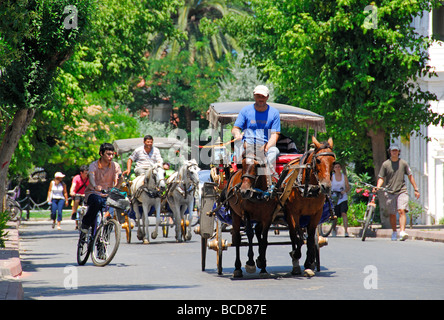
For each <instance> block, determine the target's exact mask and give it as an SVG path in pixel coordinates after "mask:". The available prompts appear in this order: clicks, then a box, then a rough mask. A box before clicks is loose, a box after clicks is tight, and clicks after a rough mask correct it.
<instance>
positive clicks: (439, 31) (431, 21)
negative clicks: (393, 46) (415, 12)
mask: <svg viewBox="0 0 444 320" xmlns="http://www.w3.org/2000/svg"><path fill="white" fill-rule="evenodd" d="M413 23H414V26H415V27H416V29H417V30H418V32H419V33H421V34H422V35H431V34H435V35H438V36H439V38H440V40H441V41H438V42H436V43H434V44H433V45H432V47H431V48H430V49H429V57H430V62H429V64H430V65H431V66H433V67H434V69H435V72H436V73H437V75H438V77H433V78H423V79H422V80H421V81H420V85H421V87H422V88H423V89H424V90H428V91H430V92H433V93H435V94H436V96H437V97H438V99H439V101H438V102H433V103H432V104H431V108H432V110H433V111H435V112H438V113H441V114H444V6H442V7H440V8H439V9H437V10H433V12H431V13H426V14H424V16H423V18H421V19H419V18H416V19H415V21H414V22H413ZM421 133H422V134H423V135H425V136H428V137H429V138H431V141H430V142H426V141H425V140H424V139H423V138H421V137H416V136H411V137H410V140H409V141H408V140H407V139H402V138H398V139H397V142H398V143H399V144H400V148H401V157H402V158H403V159H405V160H406V161H407V162H408V163H409V165H410V167H411V169H412V171H413V176H414V178H415V180H416V183H417V185H418V188H419V190H420V193H421V197H420V199H419V200H418V202H419V203H420V204H421V205H422V206H423V207H424V208H425V212H424V214H423V215H422V217H420V218H419V219H418V220H419V221H416V223H420V224H437V223H438V222H439V221H440V220H441V221H442V220H444V170H443V165H444V128H443V127H437V126H427V127H426V126H422V127H421ZM407 185H408V188H409V196H410V199H412V200H413V199H415V197H414V192H413V188H412V186H411V185H410V183H407ZM415 201H416V199H415ZM414 222H415V221H414Z"/></svg>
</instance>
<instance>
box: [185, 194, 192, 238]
mask: <svg viewBox="0 0 444 320" xmlns="http://www.w3.org/2000/svg"><path fill="white" fill-rule="evenodd" d="M187 207H188V214H187V215H186V216H185V217H186V218H185V219H184V223H185V228H184V230H185V232H186V235H185V239H186V240H188V241H189V240H191V221H192V219H193V209H194V197H192V198H191V200H190V201H189V202H188V206H187ZM185 211H186V209H185Z"/></svg>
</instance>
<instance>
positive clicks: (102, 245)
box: [91, 219, 121, 267]
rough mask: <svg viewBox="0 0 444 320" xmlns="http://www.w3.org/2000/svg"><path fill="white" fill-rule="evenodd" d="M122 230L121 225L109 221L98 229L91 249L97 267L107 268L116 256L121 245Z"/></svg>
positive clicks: (114, 221)
mask: <svg viewBox="0 0 444 320" xmlns="http://www.w3.org/2000/svg"><path fill="white" fill-rule="evenodd" d="M120 228H121V227H120V223H118V222H117V221H116V220H114V219H109V220H108V221H106V222H105V223H104V224H101V225H100V226H99V228H98V229H97V232H96V235H95V237H94V241H93V244H92V248H91V249H92V250H91V251H92V255H91V258H92V261H93V263H94V264H95V265H96V266H99V267H103V266H106V265H107V264H108V263H110V262H111V260H112V259H113V258H114V256H115V255H116V252H117V249H118V248H119V244H120V236H121V231H120Z"/></svg>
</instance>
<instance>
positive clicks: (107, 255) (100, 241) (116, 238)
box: [77, 191, 121, 267]
mask: <svg viewBox="0 0 444 320" xmlns="http://www.w3.org/2000/svg"><path fill="white" fill-rule="evenodd" d="M102 193H104V194H106V193H107V192H105V191H102ZM109 207H110V206H109V205H104V206H103V207H102V208H101V209H100V210H99V212H98V213H97V218H98V219H96V220H100V221H96V222H95V226H93V227H92V228H89V229H88V233H84V232H83V231H82V230H81V221H80V222H79V232H80V236H79V241H78V243H77V263H78V264H79V265H84V264H85V263H86V261H87V260H88V258H89V256H90V255H91V259H92V262H93V263H94V265H96V266H99V267H104V266H106V265H107V264H109V263H110V262H111V260H112V259H113V258H114V256H115V255H116V253H117V250H118V249H119V245H120V236H121V232H120V229H121V226H120V223H119V222H118V221H117V220H116V219H114V218H113V217H112V216H111V214H110V213H109V211H108V210H109ZM99 214H100V217H99ZM96 226H97V227H96Z"/></svg>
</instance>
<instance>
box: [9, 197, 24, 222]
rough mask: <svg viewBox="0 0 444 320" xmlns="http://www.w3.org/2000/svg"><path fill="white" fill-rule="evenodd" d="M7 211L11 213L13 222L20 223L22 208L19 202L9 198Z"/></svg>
mask: <svg viewBox="0 0 444 320" xmlns="http://www.w3.org/2000/svg"><path fill="white" fill-rule="evenodd" d="M6 210H7V211H8V212H9V217H10V219H11V220H16V221H17V222H19V223H20V220H21V219H22V208H21V207H20V205H19V204H18V202H17V201H15V200H13V199H9V198H8V199H7V201H6Z"/></svg>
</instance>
